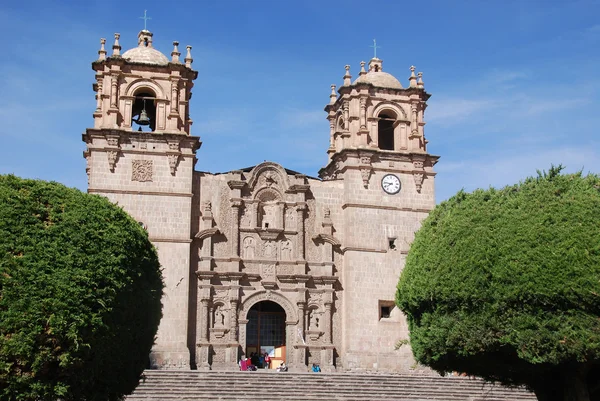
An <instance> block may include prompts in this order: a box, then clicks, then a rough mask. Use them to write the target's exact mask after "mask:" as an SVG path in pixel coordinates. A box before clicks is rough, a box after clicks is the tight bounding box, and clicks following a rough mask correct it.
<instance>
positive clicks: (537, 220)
mask: <svg viewBox="0 0 600 401" xmlns="http://www.w3.org/2000/svg"><path fill="white" fill-rule="evenodd" d="M561 170H562V167H560V166H559V167H553V168H552V169H550V171H549V172H548V173H543V174H542V173H539V172H538V177H535V178H528V179H527V180H525V181H524V182H522V183H520V184H517V185H513V186H509V187H506V188H503V189H500V190H495V189H489V190H477V191H475V192H473V193H472V194H467V193H465V192H463V191H460V192H459V193H458V194H456V195H455V196H454V197H452V198H451V199H449V200H448V201H446V202H443V203H441V204H440V205H438V206H437V207H436V208H435V210H434V211H433V212H432V213H431V214H430V215H429V217H428V218H427V219H426V220H425V221H424V223H423V226H422V228H421V229H420V230H419V232H418V233H417V234H416V236H415V240H414V242H413V244H412V246H411V249H410V252H409V254H408V257H407V262H406V267H405V268H404V271H403V272H402V274H401V277H400V281H399V283H398V291H397V295H396V302H397V304H398V306H399V307H400V308H401V309H402V310H403V311H404V312H405V313H406V315H407V317H408V322H409V328H410V344H411V346H412V349H413V353H414V356H415V358H416V359H417V361H418V362H420V363H422V364H425V365H428V366H430V367H432V368H433V369H435V370H437V371H439V372H450V371H459V372H465V373H468V374H470V375H476V376H480V377H483V378H486V379H489V380H493V381H499V382H502V383H505V384H524V385H527V386H529V387H530V388H531V389H533V390H534V391H535V393H536V395H537V396H538V398H539V399H540V400H567V399H569V400H571V399H572V400H590V399H592V400H594V399H595V400H598V399H600V386H599V385H598V384H599V383H600V368H599V366H600V178H599V177H598V176H596V175H591V174H590V175H588V176H582V174H568V175H561V174H560V172H561ZM571 396H573V397H576V398H569V397H571Z"/></svg>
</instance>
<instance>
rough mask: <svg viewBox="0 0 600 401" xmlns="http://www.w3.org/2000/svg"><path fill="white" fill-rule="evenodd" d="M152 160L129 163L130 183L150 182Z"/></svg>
mask: <svg viewBox="0 0 600 401" xmlns="http://www.w3.org/2000/svg"><path fill="white" fill-rule="evenodd" d="M152 170H153V166H152V160H132V161H131V181H140V182H147V181H152V173H153V171H152Z"/></svg>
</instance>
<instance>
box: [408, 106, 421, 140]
mask: <svg viewBox="0 0 600 401" xmlns="http://www.w3.org/2000/svg"><path fill="white" fill-rule="evenodd" d="M410 109H411V114H410V120H411V121H410V123H411V125H410V130H411V133H412V136H418V135H419V128H418V127H417V104H416V103H412V104H411V105H410Z"/></svg>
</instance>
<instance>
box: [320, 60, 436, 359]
mask: <svg viewBox="0 0 600 401" xmlns="http://www.w3.org/2000/svg"><path fill="white" fill-rule="evenodd" d="M360 67H361V68H360V72H359V73H358V77H357V78H356V79H355V80H354V81H353V80H352V76H351V75H350V66H349V65H346V66H345V74H344V76H343V84H342V86H341V87H340V88H339V90H338V91H337V92H336V86H335V85H332V86H331V94H330V101H329V104H328V105H327V106H326V107H325V111H326V112H327V119H328V120H329V128H330V133H329V136H330V141H329V149H328V150H327V154H328V159H329V160H328V164H327V166H325V167H324V168H322V169H321V170H320V171H319V177H320V178H321V179H322V180H323V182H324V183H330V185H332V186H337V187H338V188H340V191H341V195H340V196H341V198H342V199H341V207H340V210H339V211H338V215H339V222H337V223H336V227H337V230H339V231H338V233H337V234H336V236H337V237H338V238H339V239H340V242H341V243H342V244H343V246H342V247H341V249H340V252H341V254H342V255H343V258H342V259H343V267H342V268H341V274H340V275H341V278H340V281H341V283H342V286H343V287H344V291H343V293H342V297H343V301H342V305H343V306H342V309H343V310H342V319H343V323H342V327H344V331H343V341H342V344H343V352H342V357H341V359H342V360H341V364H342V365H343V366H344V367H345V368H346V369H355V368H361V369H375V370H378V369H397V368H398V366H402V367H403V368H405V369H407V370H408V369H409V367H410V366H411V365H413V364H414V360H413V359H412V354H411V352H410V350H409V349H408V347H404V348H405V349H400V350H398V351H394V344H395V343H396V342H397V341H399V340H403V339H408V335H409V334H408V328H407V324H406V320H405V319H404V317H403V316H402V313H401V312H400V311H399V310H397V308H395V306H394V305H395V303H394V299H395V292H396V284H397V282H398V277H399V275H400V272H401V270H402V268H403V266H404V263H405V258H406V254H407V253H408V249H409V245H410V243H411V242H412V241H413V238H414V233H415V231H417V230H418V228H419V227H420V223H421V221H422V220H423V219H424V218H425V217H427V215H428V213H429V212H430V211H431V210H432V209H433V208H434V206H435V196H434V178H435V172H434V171H433V166H434V165H435V164H436V162H437V161H438V158H439V157H438V156H434V155H431V154H429V153H428V151H427V140H426V139H425V133H424V128H425V122H424V118H423V117H424V112H425V109H426V107H427V103H426V102H427V100H428V99H429V97H430V95H429V94H428V93H427V92H426V91H425V87H424V83H423V79H422V73H418V74H416V75H415V67H410V77H409V79H408V81H409V82H408V87H406V88H405V87H404V86H402V84H401V83H400V81H398V79H396V78H395V77H394V76H393V75H391V74H389V73H387V72H385V71H384V68H383V67H384V66H383V61H382V60H381V59H379V58H377V57H376V56H375V57H373V58H372V59H371V60H370V61H369V64H368V66H367V67H366V63H365V62H364V61H363V62H361V63H360ZM365 67H366V68H365Z"/></svg>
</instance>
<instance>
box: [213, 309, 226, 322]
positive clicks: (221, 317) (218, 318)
mask: <svg viewBox="0 0 600 401" xmlns="http://www.w3.org/2000/svg"><path fill="white" fill-rule="evenodd" d="M223 326H225V313H223V308H222V307H221V305H218V306H217V307H216V308H215V327H223Z"/></svg>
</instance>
